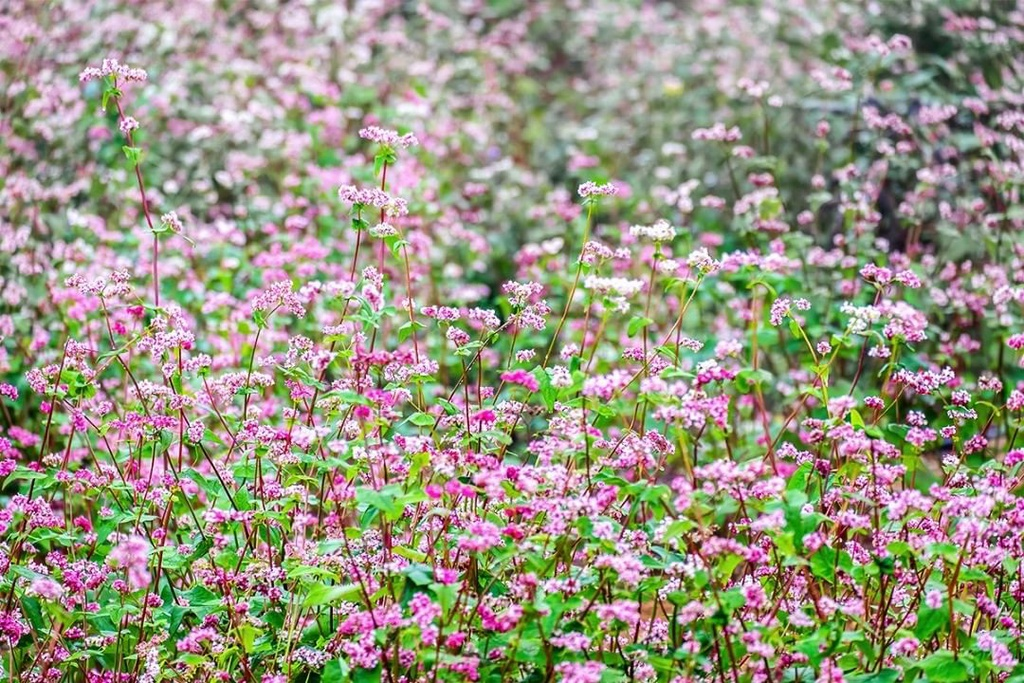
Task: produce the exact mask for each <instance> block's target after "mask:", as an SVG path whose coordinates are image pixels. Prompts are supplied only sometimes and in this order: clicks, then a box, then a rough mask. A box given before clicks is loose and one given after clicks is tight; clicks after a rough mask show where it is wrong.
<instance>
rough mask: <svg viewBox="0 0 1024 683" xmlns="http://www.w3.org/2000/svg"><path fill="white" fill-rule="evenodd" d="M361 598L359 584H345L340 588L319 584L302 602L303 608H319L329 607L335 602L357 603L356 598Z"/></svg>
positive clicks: (311, 589)
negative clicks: (322, 606)
mask: <svg viewBox="0 0 1024 683" xmlns="http://www.w3.org/2000/svg"><path fill="white" fill-rule="evenodd" d="M358 597H359V584H356V583H345V584H341V585H338V586H328V585H327V584H323V583H318V584H316V585H314V586H313V587H312V588H310V589H309V592H308V593H306V599H305V600H303V601H302V606H303V607H319V606H321V605H329V604H331V603H334V602H338V601H341V600H345V601H347V602H356V601H357V600H356V599H355V598H358Z"/></svg>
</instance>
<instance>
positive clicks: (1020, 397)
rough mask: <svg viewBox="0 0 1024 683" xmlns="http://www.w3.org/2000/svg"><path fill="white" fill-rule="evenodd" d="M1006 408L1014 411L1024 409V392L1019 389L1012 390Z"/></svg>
mask: <svg viewBox="0 0 1024 683" xmlns="http://www.w3.org/2000/svg"><path fill="white" fill-rule="evenodd" d="M1006 409H1007V410H1009V411H1010V412H1014V413H1016V412H1019V411H1021V410H1024V392H1021V391H1019V390H1017V389H1014V390H1013V391H1011V392H1010V396H1009V398H1007V399H1006Z"/></svg>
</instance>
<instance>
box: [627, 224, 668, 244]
mask: <svg viewBox="0 0 1024 683" xmlns="http://www.w3.org/2000/svg"><path fill="white" fill-rule="evenodd" d="M629 234H631V235H633V236H634V237H640V238H646V239H649V240H651V241H653V242H671V241H672V240H674V239H675V237H676V229H675V228H674V227H672V225H671V224H670V223H669V222H668V221H666V220H664V219H662V220H659V221H656V222H655V223H654V225H634V226H631V227H630V228H629Z"/></svg>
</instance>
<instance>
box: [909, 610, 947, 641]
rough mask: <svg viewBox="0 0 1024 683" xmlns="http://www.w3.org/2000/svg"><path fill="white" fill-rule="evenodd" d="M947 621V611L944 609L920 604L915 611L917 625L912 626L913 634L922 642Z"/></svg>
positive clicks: (937, 631) (938, 630)
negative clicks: (919, 607)
mask: <svg viewBox="0 0 1024 683" xmlns="http://www.w3.org/2000/svg"><path fill="white" fill-rule="evenodd" d="M948 623H949V611H948V610H945V609H941V608H940V609H932V608H931V607H928V605H924V604H922V605H921V609H919V610H918V611H917V626H916V627H915V628H914V635H915V636H916V637H917V639H918V640H920V641H921V642H922V643H925V642H928V640H929V639H931V637H932V636H934V635H935V634H936V633H939V632H940V630H941V629H942V627H943V626H945V625H947V624H948Z"/></svg>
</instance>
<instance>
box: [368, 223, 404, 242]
mask: <svg viewBox="0 0 1024 683" xmlns="http://www.w3.org/2000/svg"><path fill="white" fill-rule="evenodd" d="M397 234H398V230H397V229H395V226H393V225H391V224H390V223H378V224H377V225H375V226H373V227H372V228H370V235H371V236H373V237H380V238H384V237H394V236H395V235H397Z"/></svg>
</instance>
